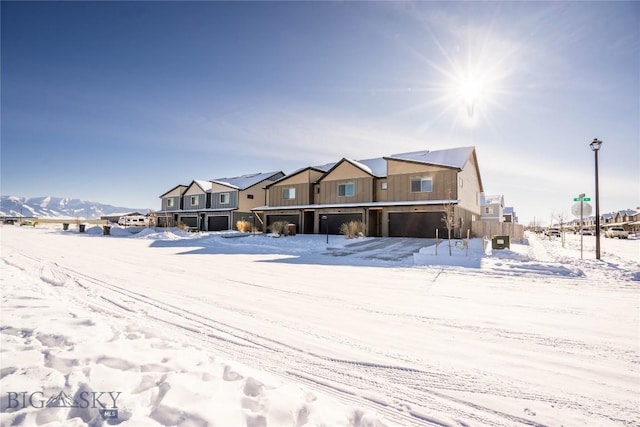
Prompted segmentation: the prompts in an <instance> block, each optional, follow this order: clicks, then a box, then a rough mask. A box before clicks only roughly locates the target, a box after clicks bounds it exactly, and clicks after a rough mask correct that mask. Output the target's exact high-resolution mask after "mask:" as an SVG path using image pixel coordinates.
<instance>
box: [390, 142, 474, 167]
mask: <svg viewBox="0 0 640 427" xmlns="http://www.w3.org/2000/svg"><path fill="white" fill-rule="evenodd" d="M474 149H475V147H460V148H447V149H444V150H435V151H429V150H423V151H413V152H410V153H400V154H392V155H391V156H388V157H387V158H390V159H397V160H408V161H411V162H419V163H428V164H431V165H442V166H450V167H455V168H460V169H462V168H463V167H464V165H465V163H467V160H469V157H470V156H471V154H472V153H473V150H474Z"/></svg>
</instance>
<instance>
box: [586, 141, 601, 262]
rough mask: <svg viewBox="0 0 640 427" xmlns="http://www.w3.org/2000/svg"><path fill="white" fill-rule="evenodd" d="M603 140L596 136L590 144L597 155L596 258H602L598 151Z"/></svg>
mask: <svg viewBox="0 0 640 427" xmlns="http://www.w3.org/2000/svg"><path fill="white" fill-rule="evenodd" d="M601 145H602V141H600V140H599V139H598V138H595V139H594V140H593V142H592V143H591V144H589V146H590V147H591V149H592V150H593V152H594V154H595V156H596V259H600V191H599V188H598V187H599V186H598V151H599V150H600V146H601Z"/></svg>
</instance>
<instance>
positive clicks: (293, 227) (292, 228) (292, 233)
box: [287, 224, 296, 236]
mask: <svg viewBox="0 0 640 427" xmlns="http://www.w3.org/2000/svg"><path fill="white" fill-rule="evenodd" d="M287 228H288V229H289V236H295V235H296V225H295V224H288V225H287Z"/></svg>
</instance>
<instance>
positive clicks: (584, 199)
mask: <svg viewBox="0 0 640 427" xmlns="http://www.w3.org/2000/svg"><path fill="white" fill-rule="evenodd" d="M580 200H582V201H583V202H590V201H591V197H583V198H582V199H581V198H580V197H574V198H573V201H574V202H579V201H580Z"/></svg>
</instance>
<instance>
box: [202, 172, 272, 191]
mask: <svg viewBox="0 0 640 427" xmlns="http://www.w3.org/2000/svg"><path fill="white" fill-rule="evenodd" d="M281 175H284V173H282V171H275V172H264V173H262V172H258V173H252V174H246V175H242V176H236V177H233V178H216V179H212V180H211V182H214V183H216V184H221V185H225V186H227V187H231V188H235V189H238V190H245V189H247V188H249V187H251V186H252V185H256V184H258V183H259V182H262V181H264V180H267V179H270V178H274V177H276V176H277V178H275V179H278V178H280V176H281Z"/></svg>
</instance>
